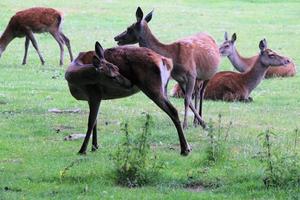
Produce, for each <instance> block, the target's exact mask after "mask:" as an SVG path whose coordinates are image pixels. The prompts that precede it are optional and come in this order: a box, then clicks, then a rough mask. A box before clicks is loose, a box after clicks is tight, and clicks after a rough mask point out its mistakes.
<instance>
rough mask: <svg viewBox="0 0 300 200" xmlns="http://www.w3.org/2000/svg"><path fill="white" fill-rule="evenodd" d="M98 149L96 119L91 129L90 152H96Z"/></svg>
mask: <svg viewBox="0 0 300 200" xmlns="http://www.w3.org/2000/svg"><path fill="white" fill-rule="evenodd" d="M98 148H99V145H98V142H97V119H96V122H95V126H94V129H93V138H92V151H97V149H98Z"/></svg>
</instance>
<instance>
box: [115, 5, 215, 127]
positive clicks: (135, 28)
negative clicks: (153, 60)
mask: <svg viewBox="0 0 300 200" xmlns="http://www.w3.org/2000/svg"><path fill="white" fill-rule="evenodd" d="M152 12H153V11H152ZM152 12H150V13H149V14H148V15H147V16H146V17H145V18H144V19H143V11H142V9H141V8H140V7H138V8H137V11H136V20H137V21H136V22H135V23H133V24H132V25H131V26H129V27H128V28H127V30H126V31H124V32H123V33H121V34H119V35H118V36H116V37H115V41H117V42H118V45H125V44H135V43H139V45H140V46H141V47H147V48H150V49H152V50H154V51H155V52H156V53H159V54H160V55H163V56H165V57H167V58H171V59H172V60H173V64H174V68H173V70H172V73H171V76H172V77H173V78H174V79H175V80H176V81H177V82H178V83H179V85H180V87H181V88H182V89H183V91H184V93H185V98H184V105H185V114H184V122H183V127H184V128H187V112H188V108H189V107H190V108H191V109H192V111H193V112H194V114H195V117H196V118H197V120H198V122H199V123H200V125H202V127H205V123H204V121H203V120H202V117H201V116H200V115H201V113H200V112H199V113H200V115H199V114H198V112H197V111H196V110H195V107H194V106H193V104H192V103H191V98H192V93H193V90H194V85H195V82H196V80H199V81H201V80H203V81H205V83H204V84H202V87H201V91H196V92H197V93H198V94H199V92H200V93H202V94H203V91H204V89H205V86H206V83H207V80H209V79H210V78H211V77H212V76H213V75H214V74H215V73H216V72H217V70H218V65H219V62H220V54H219V49H218V45H217V44H216V42H215V40H214V39H213V38H212V37H211V36H210V35H208V34H206V33H198V34H196V35H193V36H190V37H186V38H184V39H180V40H178V41H176V42H174V43H172V44H162V43H161V42H159V41H158V39H156V37H155V36H154V35H153V34H152V32H151V31H150V28H149V27H148V23H149V22H150V20H151V19H152ZM198 94H197V96H198ZM202 96H203V95H202ZM200 108H201V110H202V98H201V99H200Z"/></svg>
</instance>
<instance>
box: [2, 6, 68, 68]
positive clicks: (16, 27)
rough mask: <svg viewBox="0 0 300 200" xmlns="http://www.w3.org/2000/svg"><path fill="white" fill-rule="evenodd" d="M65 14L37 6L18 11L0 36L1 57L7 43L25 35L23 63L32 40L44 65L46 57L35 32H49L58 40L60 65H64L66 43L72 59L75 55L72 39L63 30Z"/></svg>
mask: <svg viewBox="0 0 300 200" xmlns="http://www.w3.org/2000/svg"><path fill="white" fill-rule="evenodd" d="M62 22H63V15H62V13H60V12H59V11H57V10H55V9H52V8H42V7H35V8H29V9H26V10H22V11H19V12H17V13H16V14H15V15H14V16H12V17H11V19H10V21H9V23H8V25H7V27H6V29H5V31H4V33H3V34H2V36H1V38H0V57H1V54H2V53H3V51H4V50H5V48H6V47H7V45H8V44H9V43H10V42H11V41H12V40H13V39H14V38H16V37H25V54H24V58H23V62H22V64H23V65H25V64H26V60H27V52H28V47H29V43H30V42H31V43H32V45H33V47H34V48H35V50H36V51H37V53H38V55H39V57H40V60H41V62H42V65H43V64H44V63H45V61H44V58H43V56H42V54H41V52H40V50H39V48H38V44H37V42H36V40H35V37H34V35H33V33H45V32H49V33H50V34H51V35H52V36H53V37H54V39H55V40H56V41H57V43H58V45H59V48H60V65H63V57H64V44H65V45H66V46H67V48H68V51H69V54H70V59H71V61H72V60H73V55H72V51H71V46H70V40H69V39H68V38H67V37H66V36H65V35H64V34H63V32H62Z"/></svg>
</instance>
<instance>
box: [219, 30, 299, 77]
mask: <svg viewBox="0 0 300 200" xmlns="http://www.w3.org/2000/svg"><path fill="white" fill-rule="evenodd" d="M236 38H237V36H236V34H235V33H234V34H233V35H232V38H231V40H228V36H227V33H226V32H225V36H224V39H225V40H224V42H223V43H222V44H221V46H220V53H221V54H222V55H223V56H227V57H228V59H229V60H230V62H231V63H232V65H233V66H234V68H235V69H236V70H238V71H239V72H242V73H244V72H247V71H249V70H251V68H252V67H253V66H254V64H255V61H256V60H257V58H258V56H259V55H255V56H252V57H249V58H245V57H243V56H241V55H240V53H239V52H238V51H237V49H236V47H235V42H236ZM287 59H289V58H287ZM289 60H290V63H289V64H288V65H286V66H277V67H270V68H269V69H268V70H267V73H266V75H265V78H272V77H290V76H294V75H295V74H296V73H297V70H296V66H295V64H294V62H293V61H292V60H291V59H289Z"/></svg>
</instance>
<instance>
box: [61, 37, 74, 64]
mask: <svg viewBox="0 0 300 200" xmlns="http://www.w3.org/2000/svg"><path fill="white" fill-rule="evenodd" d="M60 36H61V38H62V39H63V40H64V42H65V44H66V46H67V48H68V51H69V55H70V60H71V61H73V54H72V50H71V45H70V40H69V38H67V36H66V35H65V34H63V32H60Z"/></svg>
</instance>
